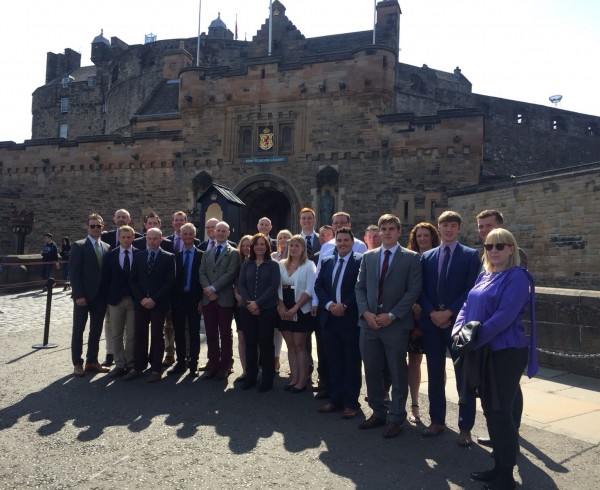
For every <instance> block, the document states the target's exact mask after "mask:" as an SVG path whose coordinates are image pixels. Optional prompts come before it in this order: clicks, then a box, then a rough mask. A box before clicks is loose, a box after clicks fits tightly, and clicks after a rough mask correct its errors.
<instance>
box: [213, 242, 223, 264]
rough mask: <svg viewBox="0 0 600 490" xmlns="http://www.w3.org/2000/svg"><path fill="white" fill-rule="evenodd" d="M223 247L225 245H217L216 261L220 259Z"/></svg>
mask: <svg viewBox="0 0 600 490" xmlns="http://www.w3.org/2000/svg"><path fill="white" fill-rule="evenodd" d="M222 247H223V245H219V246H218V247H217V250H215V261H216V260H218V259H219V256H220V255H221V248H222Z"/></svg>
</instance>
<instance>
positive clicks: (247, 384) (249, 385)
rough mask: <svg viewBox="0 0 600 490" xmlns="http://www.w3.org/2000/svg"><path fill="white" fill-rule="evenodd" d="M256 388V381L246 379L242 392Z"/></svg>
mask: <svg viewBox="0 0 600 490" xmlns="http://www.w3.org/2000/svg"><path fill="white" fill-rule="evenodd" d="M254 386H256V380H252V379H246V381H244V382H243V383H242V390H249V389H251V388H253V387H254Z"/></svg>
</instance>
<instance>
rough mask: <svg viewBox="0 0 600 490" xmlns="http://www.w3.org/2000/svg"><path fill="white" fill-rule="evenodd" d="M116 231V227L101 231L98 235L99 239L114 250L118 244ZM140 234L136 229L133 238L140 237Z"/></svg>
mask: <svg viewBox="0 0 600 490" xmlns="http://www.w3.org/2000/svg"><path fill="white" fill-rule="evenodd" d="M118 231H119V229H118V228H116V229H114V230H108V231H103V232H102V235H101V236H100V240H102V241H103V242H104V243H108V244H109V245H110V249H111V250H114V249H115V248H117V247H118V246H119V239H118V237H117V232H118ZM141 236H142V234H141V233H138V232H137V231H136V232H135V234H134V238H140V237H141Z"/></svg>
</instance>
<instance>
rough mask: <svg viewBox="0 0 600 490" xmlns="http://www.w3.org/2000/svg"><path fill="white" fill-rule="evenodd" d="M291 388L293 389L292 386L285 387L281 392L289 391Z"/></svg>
mask: <svg viewBox="0 0 600 490" xmlns="http://www.w3.org/2000/svg"><path fill="white" fill-rule="evenodd" d="M293 387H294V385H285V386H284V387H283V391H290V390H291V389H292V388H293Z"/></svg>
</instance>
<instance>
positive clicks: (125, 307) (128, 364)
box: [105, 296, 135, 369]
mask: <svg viewBox="0 0 600 490" xmlns="http://www.w3.org/2000/svg"><path fill="white" fill-rule="evenodd" d="M108 311H109V312H110V313H109V314H110V318H111V330H112V339H111V340H112V352H113V355H114V357H115V365H116V366H117V367H118V368H121V369H126V368H127V369H131V368H132V367H133V359H134V355H135V310H134V308H133V299H132V297H131V296H125V297H123V299H121V301H120V302H119V304H118V305H114V306H113V305H108ZM105 335H107V336H108V333H105Z"/></svg>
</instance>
